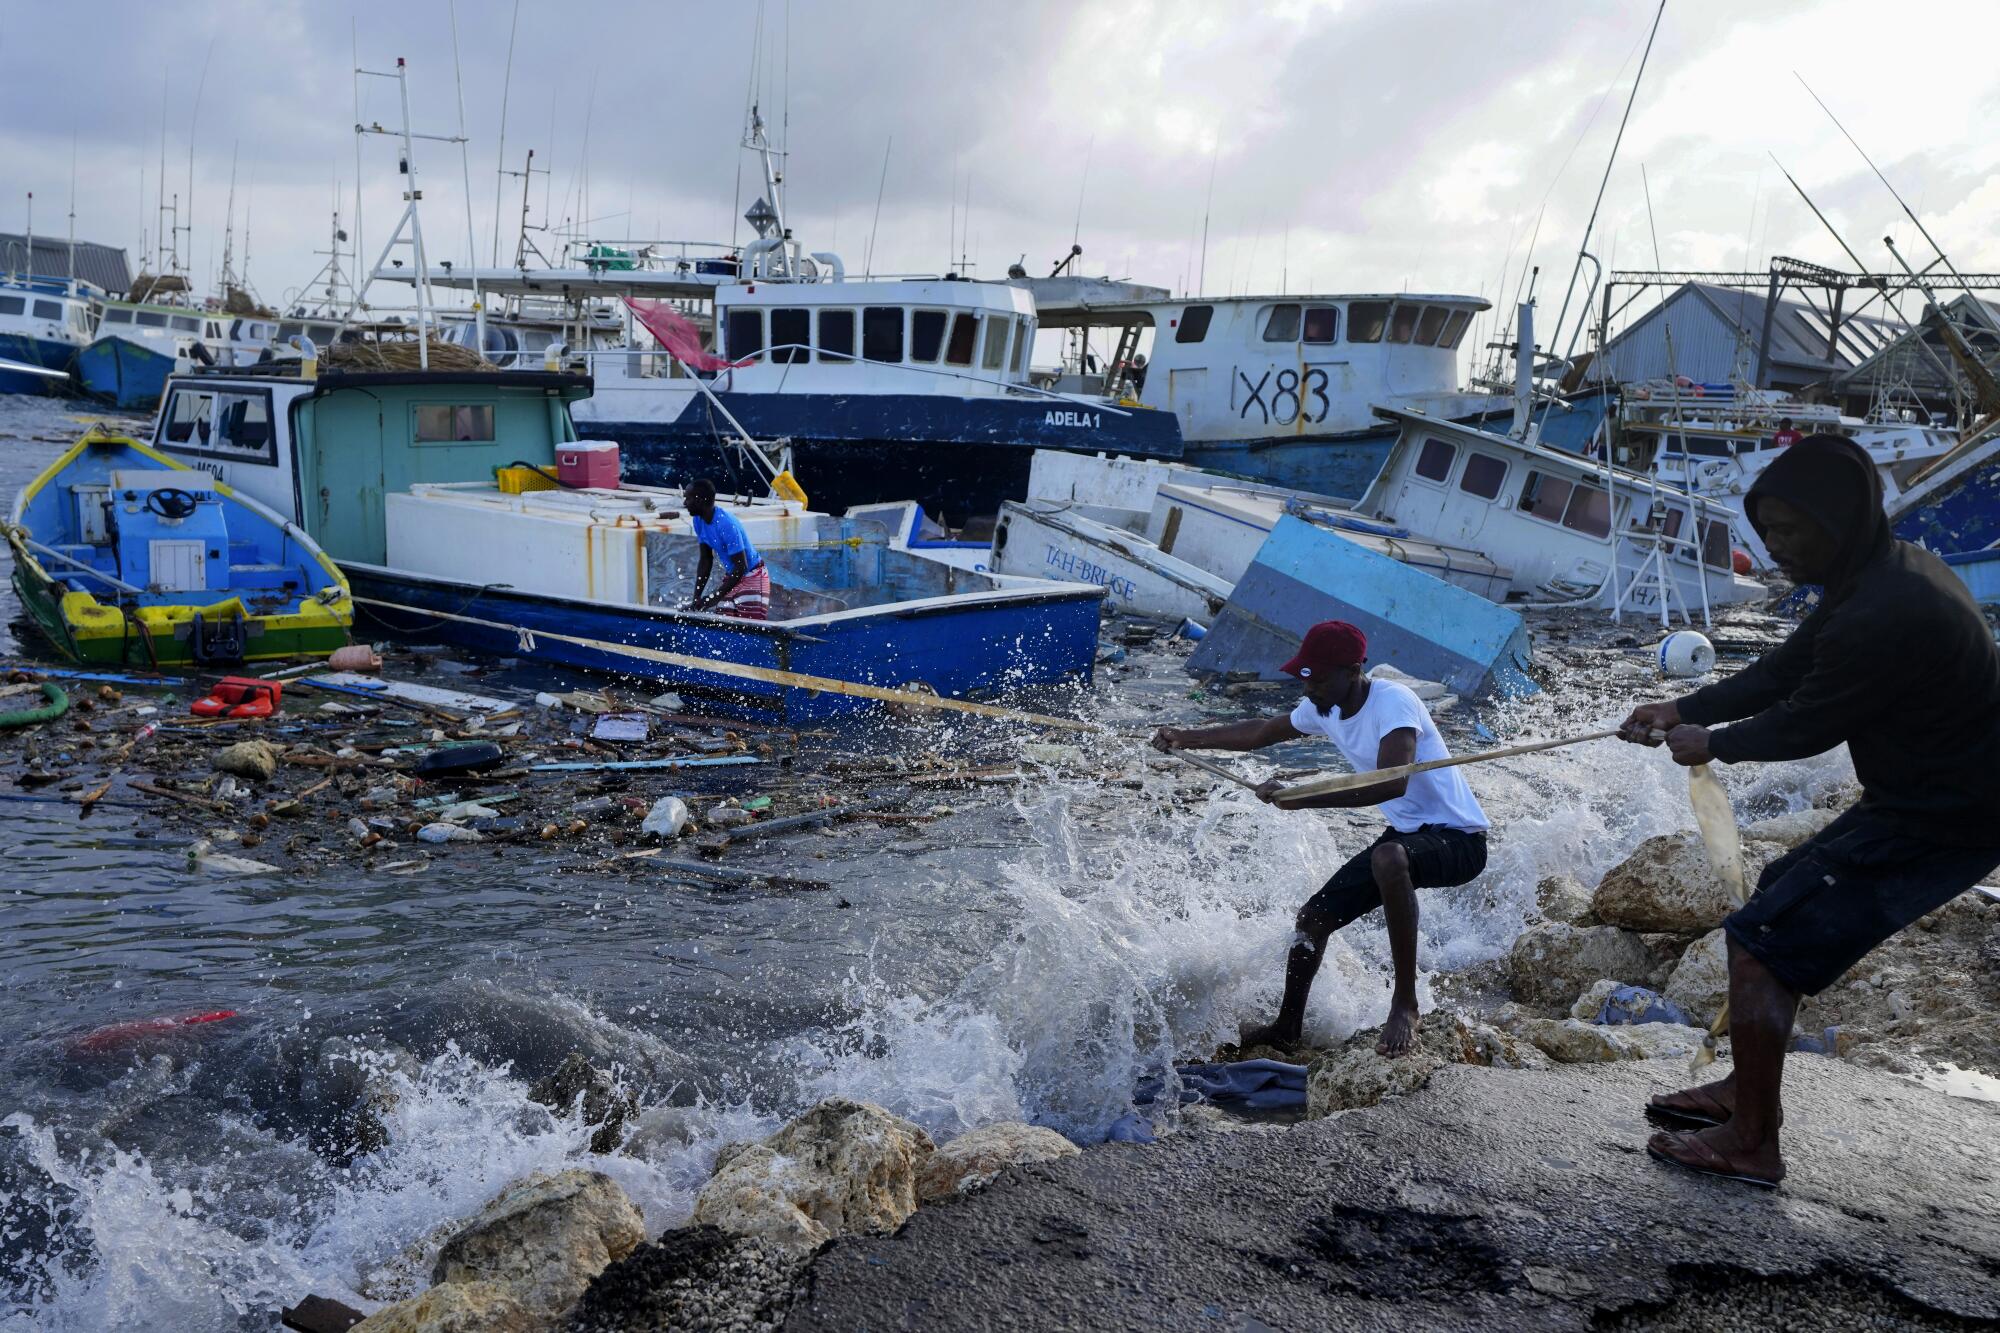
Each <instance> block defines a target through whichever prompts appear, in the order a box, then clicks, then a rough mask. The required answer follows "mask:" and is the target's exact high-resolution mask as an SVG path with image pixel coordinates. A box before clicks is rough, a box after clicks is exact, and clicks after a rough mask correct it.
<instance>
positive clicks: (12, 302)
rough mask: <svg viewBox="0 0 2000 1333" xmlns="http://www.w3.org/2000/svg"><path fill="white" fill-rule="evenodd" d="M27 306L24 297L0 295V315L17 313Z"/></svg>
mask: <svg viewBox="0 0 2000 1333" xmlns="http://www.w3.org/2000/svg"><path fill="white" fill-rule="evenodd" d="M27 308H28V302H27V300H26V299H25V298H24V297H19V296H0V315H18V314H20V313H22V312H23V311H25V310H26V309H27Z"/></svg>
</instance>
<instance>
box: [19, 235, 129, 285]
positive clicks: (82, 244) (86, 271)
mask: <svg viewBox="0 0 2000 1333" xmlns="http://www.w3.org/2000/svg"><path fill="white" fill-rule="evenodd" d="M0 272H12V273H21V272H26V273H33V274H35V275H36V276H38V277H44V278H66V277H68V276H69V242H68V241H67V240H65V239H64V238H63V237H60V236H44V235H41V234H40V233H37V234H36V236H35V253H34V257H33V260H32V262H31V261H30V259H29V256H28V238H27V236H26V235H24V234H22V233H20V232H6V231H0ZM76 276H77V277H78V278H79V279H81V280H82V281H84V282H87V283H90V284H92V285H93V286H97V287H102V288H103V289H104V290H105V291H107V292H110V293H112V294H113V295H122V294H123V293H125V292H127V291H130V290H131V287H132V266H131V263H130V261H128V260H127V259H126V258H125V251H124V249H123V247H120V246H115V245H99V244H97V243H96V242H95V241H78V242H77V243H76Z"/></svg>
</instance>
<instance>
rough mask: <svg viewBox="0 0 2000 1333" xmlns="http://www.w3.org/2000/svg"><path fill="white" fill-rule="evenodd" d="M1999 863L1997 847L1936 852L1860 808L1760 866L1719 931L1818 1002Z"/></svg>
mask: <svg viewBox="0 0 2000 1333" xmlns="http://www.w3.org/2000/svg"><path fill="white" fill-rule="evenodd" d="M1996 865H2000V847H1954V846H1949V845H1943V846H1941V845H1939V844H1938V843H1935V842H1931V841H1929V840H1928V839H1925V838H1918V837H1914V836H1912V835H1910V834H1908V833H1903V832H1900V831H1898V830H1897V829H1895V828H1894V827H1892V826H1891V825H1889V824H1887V823H1885V822H1884V821H1883V820H1881V819H1879V818H1877V817H1876V816H1873V815H1869V814H1865V813H1863V812H1862V811H1861V810H1860V809H1859V808H1858V807H1857V808H1856V809H1852V810H1849V811H1847V812H1846V813H1845V814H1843V815H1841V816H1840V818H1838V819H1836V820H1834V821H1833V822H1832V823H1831V824H1828V825H1827V826H1826V827H1825V828H1824V829H1822V830H1820V831H1819V832H1818V833H1817V834H1815V835H1813V836H1812V837H1811V838H1808V839H1807V840H1806V841H1804V842H1802V843H1800V844H1799V845H1798V846H1797V847H1794V848H1793V849H1792V850H1791V851H1789V852H1787V853H1785V854H1784V855H1783V856H1781V857H1779V858H1778V859H1777V860H1775V861H1773V862H1771V864H1770V865H1768V866H1766V867H1765V868H1764V873H1763V874H1762V875H1760V876H1758V879H1757V892H1756V893H1755V894H1753V895H1752V896H1751V898H1750V901H1749V902H1747V903H1745V904H1744V905H1743V906H1742V907H1739V908H1738V909H1736V911H1734V912H1732V913H1731V914H1730V916H1729V918H1728V919H1727V920H1726V921H1724V922H1723V923H1722V926H1723V929H1725V930H1727V931H1728V932H1729V937H1730V938H1731V939H1733V940H1735V941H1736V942H1737V943H1738V944H1740V945H1741V946H1743V948H1745V949H1747V950H1749V951H1750V954H1751V955H1752V956H1753V957H1754V958H1756V960H1757V961H1758V962H1760V963H1762V964H1763V965H1764V966H1765V967H1768V968H1770V969H1771V972H1772V973H1773V974H1774V975H1775V976H1776V977H1777V978H1778V980H1780V981H1782V982H1784V983H1785V984H1786V985H1787V986H1789V987H1791V988H1792V989H1793V990H1795V991H1798V992H1800V993H1801V994H1804V995H1817V994H1818V993H1819V992H1821V991H1823V990H1825V989H1826V988H1827V987H1828V986H1831V985H1832V984H1833V983H1834V982H1836V981H1838V980H1840V977H1841V975H1842V974H1843V973H1844V972H1846V971H1847V969H1848V968H1850V967H1853V966H1854V965H1855V964H1856V963H1858V962H1860V961H1861V959H1862V957H1863V956H1864V955H1865V954H1867V952H1868V951H1869V950H1870V949H1872V948H1874V947H1875V946H1876V945H1878V944H1880V943H1881V942H1882V941H1883V940H1886V939H1888V938H1889V937H1890V936H1891V935H1894V934H1895V933H1896V932H1897V931H1899V930H1901V929H1902V928H1903V927H1905V926H1907V925H1909V924H1910V923H1911V922H1912V921H1915V920H1916V919H1917V918H1918V917H1920V916H1923V915H1924V914H1925V913H1927V912H1932V911H1935V910H1936V909H1938V908H1940V907H1942V906H1944V905H1945V904H1946V903H1948V902H1950V901H1951V900H1952V899H1953V898H1956V897H1957V896H1958V895H1959V894H1961V893H1964V892H1965V891H1966V890H1967V889H1969V888H1971V887H1972V886H1973V885H1975V884H1977V883H1979V881H1980V880H1981V879H1982V878H1983V877H1984V876H1985V875H1986V874H1987V873H1988V872H1989V871H1991V870H1992V869H1993V868H1994V867H1995V866H1996Z"/></svg>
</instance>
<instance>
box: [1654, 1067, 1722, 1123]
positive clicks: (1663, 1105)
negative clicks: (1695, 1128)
mask: <svg viewBox="0 0 2000 1333" xmlns="http://www.w3.org/2000/svg"><path fill="white" fill-rule="evenodd" d="M1646 1110H1647V1111H1648V1112H1649V1113H1653V1114H1655V1116H1656V1118H1658V1119H1665V1120H1675V1121H1683V1122H1701V1123H1703V1124H1708V1125H1720V1124H1722V1123H1723V1122H1724V1121H1726V1120H1728V1119H1729V1118H1730V1117H1731V1116H1732V1115H1735V1114H1736V1076H1735V1075H1734V1074H1731V1075H1729V1076H1728V1077H1727V1078H1722V1079H1717V1080H1716V1081H1715V1082H1713V1083H1704V1084H1702V1085H1701V1086H1700V1087H1698V1088H1684V1089H1682V1090H1681V1091H1680V1092H1669V1093H1665V1094H1663V1095H1660V1096H1656V1097H1654V1098H1653V1099H1652V1100H1651V1101H1649V1102H1647V1103H1646Z"/></svg>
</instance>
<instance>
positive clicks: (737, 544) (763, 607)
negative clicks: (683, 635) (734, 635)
mask: <svg viewBox="0 0 2000 1333" xmlns="http://www.w3.org/2000/svg"><path fill="white" fill-rule="evenodd" d="M683 494H684V496H685V498H686V500H687V509H688V517H689V518H691V519H693V520H694V535H695V536H696V537H699V538H700V539H701V564H700V565H699V566H698V567H697V568H696V569H695V572H694V600H693V601H691V602H689V603H688V610H690V611H708V610H714V611H716V612H718V613H719V614H721V615H725V616H734V617H736V619H738V620H769V619H770V618H771V571H770V570H769V569H768V568H767V567H766V566H765V564H764V557H763V556H761V555H758V554H757V548H756V547H754V546H752V545H751V544H750V535H749V534H748V533H746V532H744V531H743V524H742V523H740V522H738V521H737V518H736V515H734V514H732V513H730V512H729V511H728V510H726V509H723V508H721V507H720V506H718V505H717V504H716V503H715V483H714V482H712V481H710V480H709V479H708V478H706V477H703V478H701V479H700V480H698V481H691V482H689V483H688V487H687V490H686V491H685V492H684V493H683ZM717 556H720V557H722V583H721V585H720V586H719V587H717V588H716V590H715V591H714V592H713V593H712V594H709V595H707V596H704V595H703V592H702V590H703V589H705V588H706V587H708V576H709V575H710V574H712V573H714V572H715V560H716V557H717Z"/></svg>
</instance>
